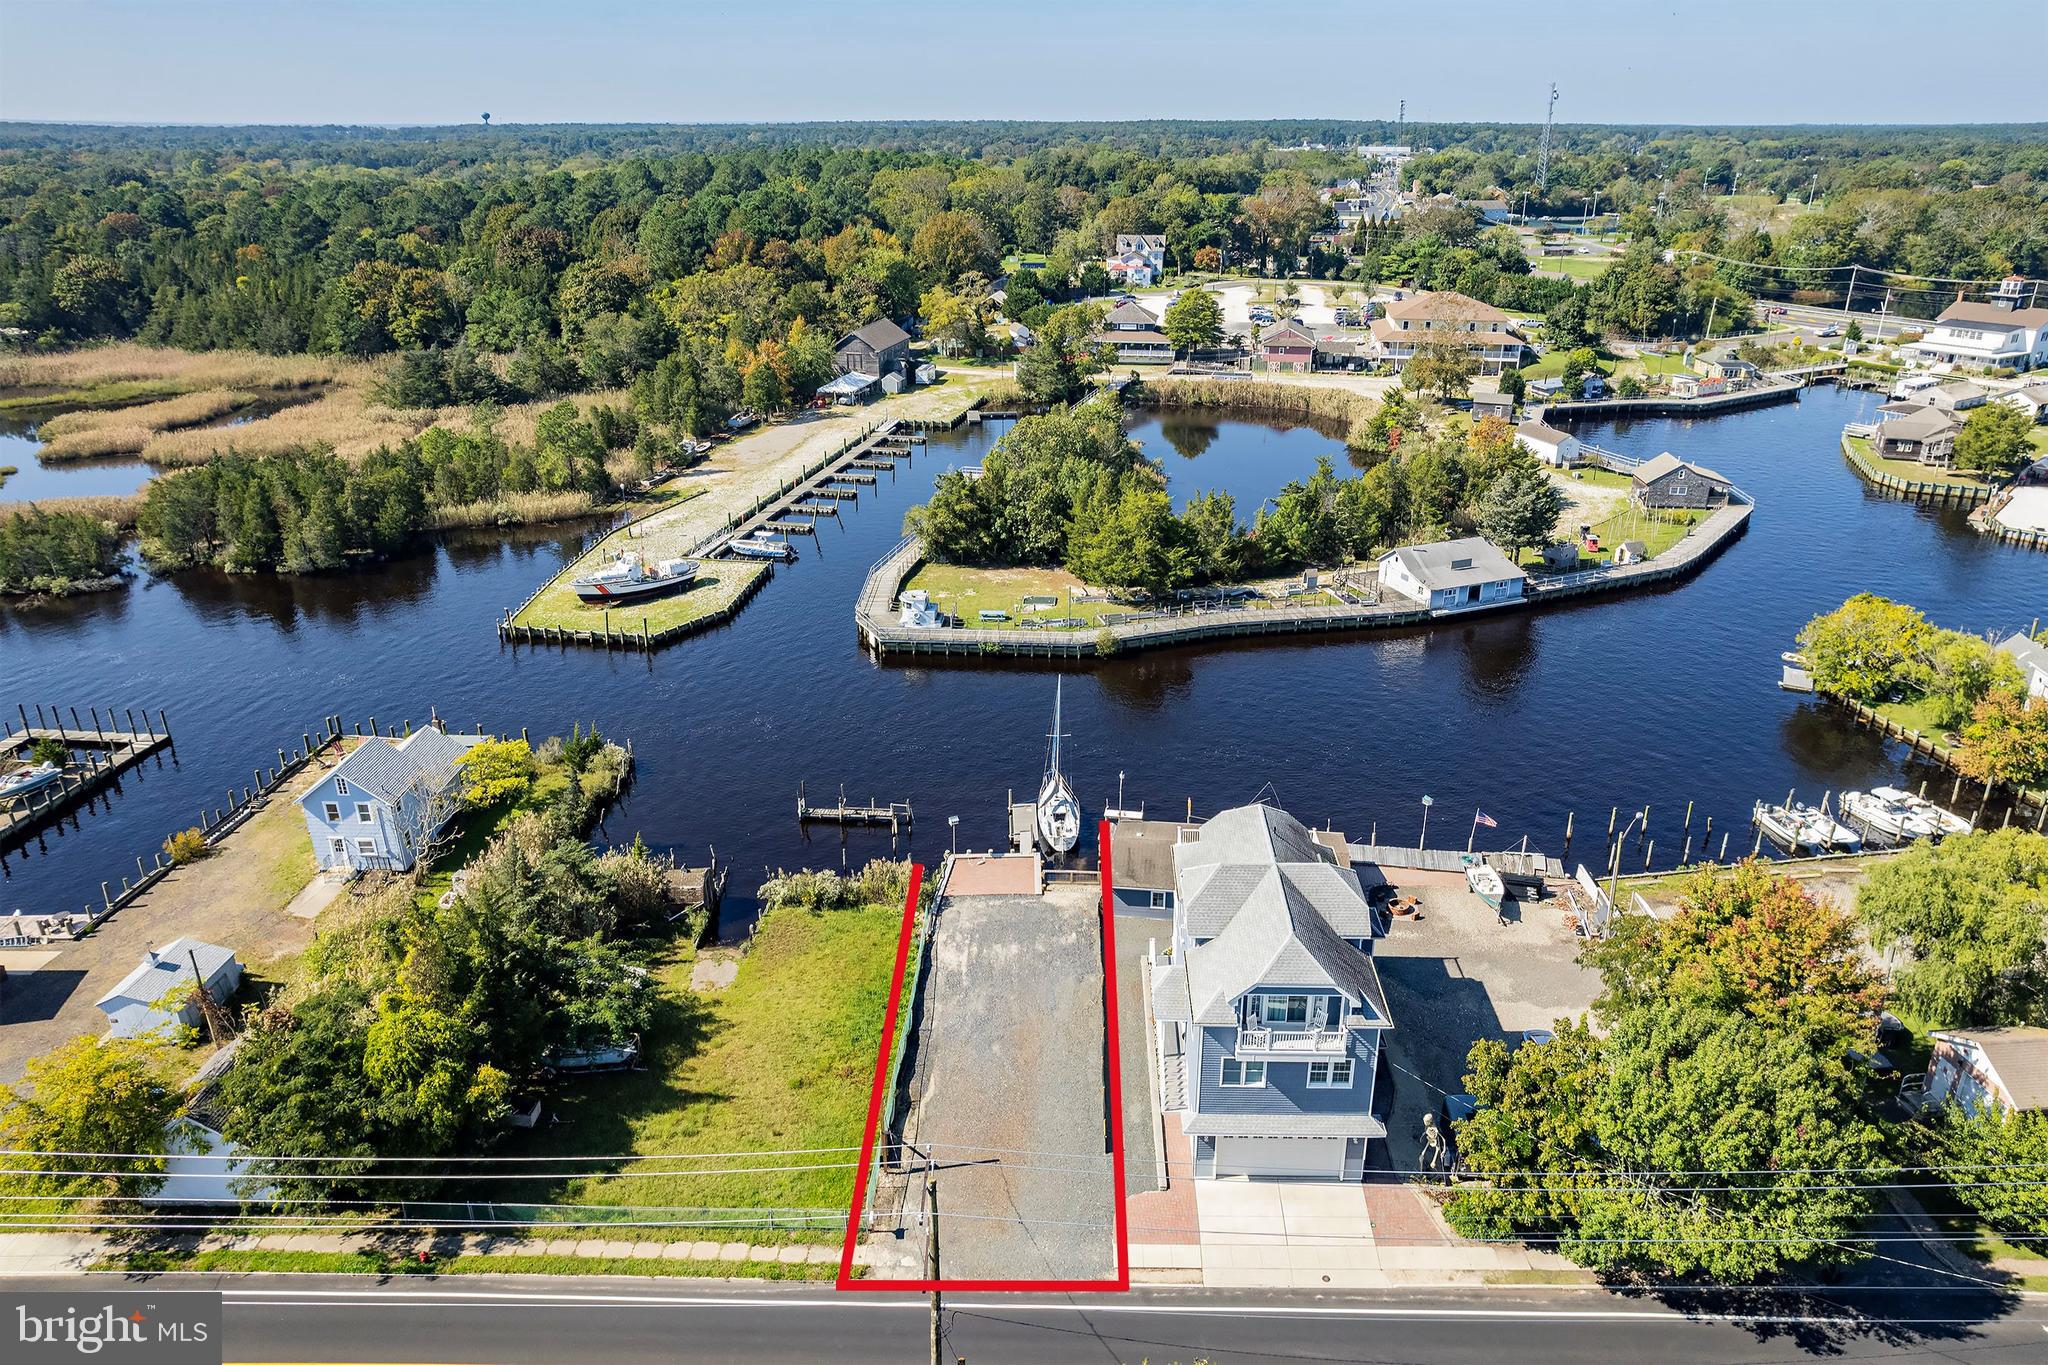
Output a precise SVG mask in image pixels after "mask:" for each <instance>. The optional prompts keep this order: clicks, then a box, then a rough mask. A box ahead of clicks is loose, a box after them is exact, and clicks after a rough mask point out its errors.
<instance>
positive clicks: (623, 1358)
mask: <svg viewBox="0 0 2048 1365" xmlns="http://www.w3.org/2000/svg"><path fill="white" fill-rule="evenodd" d="M138 1280H141V1281H146V1282H149V1283H153V1284H155V1285H158V1286H161V1287H162V1288H163V1289H165V1290H166V1292H174V1291H175V1290H191V1289H206V1290H219V1291H223V1292H225V1294H226V1296H227V1308H226V1337H227V1342H226V1346H227V1351H226V1358H227V1359H228V1360H230V1361H241V1362H254V1361H268V1362H285V1361H296V1362H316V1361H318V1362H333V1361H358V1362H370V1361H379V1362H394V1361H415V1362H417V1361H438V1362H449V1363H451V1365H452V1363H453V1362H484V1361H490V1362H503V1363H504V1365H527V1363H528V1362H531V1363H532V1365H542V1363H543V1362H545V1363H546V1365H558V1363H559V1362H568V1361H593V1362H596V1361H602V1362H607V1363H610V1362H616V1363H617V1365H643V1363H647V1365H651V1363H652V1362H656V1361H661V1362H673V1361H733V1362H770V1361H777V1362H780V1361H792V1360H802V1361H813V1360H816V1361H825V1360H829V1361H834V1362H850V1363H851V1365H868V1363H869V1362H873V1363H874V1365H881V1362H889V1363H890V1365H898V1363H899V1362H902V1361H909V1360H923V1359H924V1358H925V1333H926V1330H927V1327H926V1323H927V1317H926V1314H927V1311H928V1309H927V1301H926V1300H925V1299H924V1298H922V1297H921V1296H916V1295H893V1294H889V1295H870V1294H835V1293H833V1292H832V1291H831V1290H829V1289H827V1288H825V1287H823V1286H817V1285H793V1286H774V1285H754V1284H746V1283H738V1282H721V1283H716V1284H693V1283H686V1282H682V1281H676V1280H668V1281H661V1280H646V1279H626V1278H618V1279H594V1278H592V1279H583V1278H571V1279H547V1278H544V1277H537V1276H536V1277H518V1278H514V1277H498V1276H488V1277H487V1276H474V1277H472V1276H461V1277H455V1278H451V1279H439V1280H424V1279H423V1280H421V1281H417V1282H415V1281H412V1280H409V1279H408V1280H401V1281H398V1282H383V1283H379V1282H377V1281H375V1280H371V1279H369V1278H368V1277H364V1276H310V1275H309V1276H274V1275H273V1276H211V1275H183V1276H159V1277H154V1278H153V1279H152V1278H151V1277H134V1276H131V1277H114V1276H96V1277H91V1279H90V1280H88V1279H86V1278H78V1277H75V1278H70V1279H65V1280H54V1279H53V1280H34V1281H31V1280H10V1281H8V1282H7V1283H6V1284H5V1285H0V1317H4V1318H5V1319H7V1320H9V1321H11V1320H12V1318H13V1314H12V1313H11V1312H8V1311H7V1304H6V1297H7V1292H8V1291H17V1290H31V1289H67V1290H70V1289H89V1288H93V1287H99V1288H107V1287H111V1286H112V1285H113V1284H115V1283H117V1282H118V1283H122V1287H124V1288H132V1287H133V1283H134V1282H135V1281H138ZM1730 1315H1733V1316H1730ZM944 1324H945V1334H946V1341H945V1345H946V1359H948V1360H951V1359H954V1358H955V1357H959V1356H964V1357H965V1358H966V1359H967V1360H969V1361H970V1362H972V1365H1009V1362H1066V1361H1077V1362H1088V1365H1137V1362H1139V1361H1147V1362H1150V1365H1168V1363H1169V1362H1182V1365H1192V1362H1194V1361H1197V1360H1201V1361H1207V1362H1209V1363H1210V1365H1254V1363H1256V1365H1269V1363H1270V1362H1283V1361H1284V1362H1296V1363H1297V1365H1298V1363H1299V1362H1305V1361H1312V1362H1329V1361H1356V1362H1376V1363H1382V1365H1383V1363H1385V1362H1396V1361H1399V1362H1416V1363H1417V1365H1502V1362H1510V1361H1512V1362H1522V1361H1528V1362H1543V1363H1544V1365H1553V1363H1555V1365H1593V1363H1594V1362H1600V1363H1601V1365H1607V1363H1609V1362H1611V1363H1612V1365H1635V1362H1641V1361H1652V1360H1654V1361H1660V1362H1670V1363H1672V1365H1676V1363H1677V1362H1692V1361H1700V1362H1715V1363H1716V1365H1721V1363H1722V1362H1725V1363H1726V1365H1764V1362H1789V1361H1801V1360H1807V1359H1813V1360H1826V1359H1831V1358H1832V1359H1852V1360H1858V1361H1907V1360H1914V1361H1926V1360H1930V1359H1938V1360H1957V1361H1969V1362H1971V1363H1972V1365H2006V1362H2020V1361H2029V1362H2031V1361H2038V1360H2041V1359H2042V1358H2043V1356H2044V1353H2048V1345H2044V1343H2048V1334H2044V1329H2048V1300H2044V1299H2043V1298H2041V1297H2040V1296H2034V1297H2032V1298H2004V1299H2000V1298H1993V1297H1990V1296H1987V1295H1985V1294H1983V1293H1982V1292H1980V1291H1977V1290H1974V1289H1960V1290H1957V1291H1954V1292H1940V1291H1929V1292H1926V1293H1923V1294H1920V1295H1918V1296H1912V1295H1905V1296H1902V1295H1901V1294H1900V1292H1899V1291H1897V1290H1888V1291H1884V1292H1883V1293H1881V1294H1875V1295H1868V1296H1864V1301H1862V1302H1859V1301H1858V1296H1857V1295H1856V1294H1854V1293H1852V1292H1836V1293H1833V1294H1830V1295H1827V1296H1825V1297H1813V1296H1808V1295H1803V1294H1797V1293H1776V1294H1766V1295H1754V1296H1750V1297H1749V1298H1747V1299H1744V1300H1731V1299H1729V1298H1727V1297H1726V1296H1718V1297H1712V1298H1708V1297H1701V1296H1692V1297H1688V1298H1685V1299H1684V1300H1683V1301H1682V1302H1681V1301H1673V1302H1665V1301H1662V1300H1660V1299H1658V1298H1655V1297H1625V1296H1621V1295H1615V1294H1608V1293H1604V1292H1600V1291H1591V1290H1478V1291H1466V1292H1463V1293H1452V1292H1446V1291H1405V1292H1394V1291H1386V1292H1380V1293H1376V1294H1374V1295H1371V1296H1370V1297H1335V1296H1318V1295H1293V1294H1270V1293H1268V1294H1256V1295H1251V1294H1238V1293H1229V1292H1218V1291H1211V1292H1208V1293H1204V1294H1200V1295H1193V1294H1189V1293H1188V1292H1186V1291H1184V1290H1174V1291H1171V1292H1156V1293H1147V1292H1137V1293H1132V1294H1127V1295H1119V1296H1114V1297H1085V1298H1084V1297H1077V1296H1060V1297H1057V1298H1054V1297H1048V1296H1026V1295H1017V1296H1006V1295H991V1294H961V1295H954V1296H948V1297H947V1299H946V1301H945V1317H944Z"/></svg>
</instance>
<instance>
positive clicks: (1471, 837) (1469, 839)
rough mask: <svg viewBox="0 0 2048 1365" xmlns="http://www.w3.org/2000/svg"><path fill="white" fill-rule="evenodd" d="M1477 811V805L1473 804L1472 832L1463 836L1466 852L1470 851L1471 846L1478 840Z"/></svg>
mask: <svg viewBox="0 0 2048 1365" xmlns="http://www.w3.org/2000/svg"><path fill="white" fill-rule="evenodd" d="M1479 813H1480V812H1479V807H1477V806H1474V807H1473V808H1472V832H1471V833H1470V834H1467V835H1466V836H1465V851H1466V852H1467V853H1470V852H1471V851H1472V846H1473V845H1474V844H1476V843H1478V842H1479Z"/></svg>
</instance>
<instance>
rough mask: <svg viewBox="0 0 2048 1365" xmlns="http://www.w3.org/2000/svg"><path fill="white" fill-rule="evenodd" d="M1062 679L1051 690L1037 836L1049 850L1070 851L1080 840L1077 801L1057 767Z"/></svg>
mask: <svg viewBox="0 0 2048 1365" xmlns="http://www.w3.org/2000/svg"><path fill="white" fill-rule="evenodd" d="M1064 685H1065V684H1064V680H1060V681H1055V682H1054V684H1053V692H1052V731H1051V733H1049V734H1048V735H1047V736H1046V739H1047V740H1049V741H1050V745H1049V747H1048V748H1047V750H1046V756H1045V781H1044V782H1043V783H1042V784H1040V786H1039V788H1038V837H1039V839H1040V841H1041V842H1043V843H1044V844H1045V846H1046V848H1047V849H1048V850H1050V851H1051V852H1053V853H1072V852H1073V851H1074V845H1075V844H1077V843H1079V842H1080V841H1081V803H1080V802H1079V801H1076V800H1075V799H1074V789H1073V788H1072V787H1071V786H1069V785H1068V784H1067V775H1066V774H1065V773H1063V772H1061V771H1060V740H1062V739H1063V738H1065V736H1064V735H1062V734H1061V733H1060V702H1061V699H1062V697H1061V694H1062V690H1063V688H1064Z"/></svg>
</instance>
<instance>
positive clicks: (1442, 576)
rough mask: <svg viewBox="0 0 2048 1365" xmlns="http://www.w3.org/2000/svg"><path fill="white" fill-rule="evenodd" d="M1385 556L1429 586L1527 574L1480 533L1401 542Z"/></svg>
mask: <svg viewBox="0 0 2048 1365" xmlns="http://www.w3.org/2000/svg"><path fill="white" fill-rule="evenodd" d="M1385 557H1389V558H1393V559H1398V560H1400V561H1401V563H1402V564H1404V565H1406V566H1407V569H1408V572H1409V573H1411V574H1414V575H1415V579H1416V581H1417V582H1418V583H1421V584H1423V585H1424V586H1425V587H1428V588H1432V589H1435V588H1465V587H1470V586H1472V585H1473V584H1475V583H1499V582H1501V581H1503V580H1507V579H1516V578H1527V577H1528V576H1529V575H1527V574H1525V573H1523V572H1522V571H1521V570H1520V569H1518V568H1516V567H1515V566H1514V565H1513V564H1511V563H1509V562H1508V557H1507V556H1506V555H1504V554H1502V553H1501V552H1500V551H1499V550H1497V549H1495V548H1494V546H1493V543H1492V542H1491V541H1488V540H1485V539H1482V538H1481V537H1479V536H1465V537H1463V538H1462V539H1459V540H1439V541H1437V542H1435V543H1434V544H1430V545H1403V546H1402V547H1401V548H1400V549H1398V550H1390V551H1389V552H1388V554H1387V556H1385Z"/></svg>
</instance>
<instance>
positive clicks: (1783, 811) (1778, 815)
mask: <svg viewBox="0 0 2048 1365" xmlns="http://www.w3.org/2000/svg"><path fill="white" fill-rule="evenodd" d="M1749 818H1750V819H1751V820H1753V821H1754V822H1755V823H1756V827H1757V828H1758V829H1760V830H1762V831H1763V832H1764V837H1765V838H1766V839H1769V840H1770V841H1771V842H1772V843H1774V844H1776V845H1777V846H1778V847H1780V848H1782V849H1786V850H1788V851H1790V852H1793V853H1798V852H1800V851H1802V850H1811V849H1812V848H1813V836H1812V834H1811V833H1810V832H1809V831H1808V830H1807V828H1806V821H1805V820H1803V819H1801V818H1800V817H1799V816H1798V815H1797V814H1795V813H1794V812H1792V811H1791V810H1788V809H1787V808H1785V807H1784V806H1767V805H1765V804H1764V803H1763V802H1761V801H1759V802H1757V803H1756V807H1755V809H1754V810H1752V811H1751V812H1750V815H1749Z"/></svg>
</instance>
